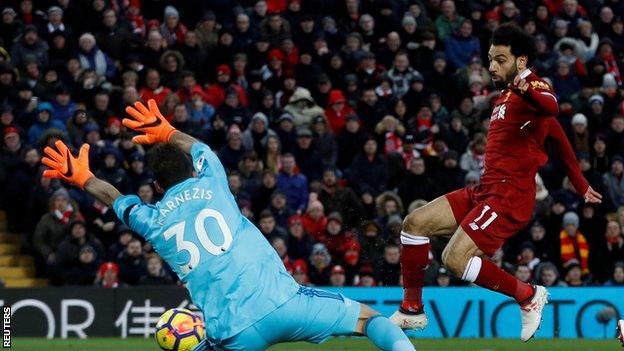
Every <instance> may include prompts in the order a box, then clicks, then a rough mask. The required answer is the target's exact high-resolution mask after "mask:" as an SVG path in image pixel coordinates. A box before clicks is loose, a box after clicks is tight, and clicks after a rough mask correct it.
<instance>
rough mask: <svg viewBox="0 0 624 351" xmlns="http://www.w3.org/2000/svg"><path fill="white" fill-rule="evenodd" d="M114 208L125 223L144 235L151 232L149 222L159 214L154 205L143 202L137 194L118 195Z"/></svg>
mask: <svg viewBox="0 0 624 351" xmlns="http://www.w3.org/2000/svg"><path fill="white" fill-rule="evenodd" d="M113 210H114V211H115V213H116V214H117V217H119V219H120V220H121V221H122V222H123V223H124V224H126V225H127V226H129V227H130V228H131V229H132V230H133V231H135V232H137V233H139V234H140V235H141V236H143V237H146V235H147V234H149V232H150V230H149V224H150V223H153V222H154V221H153V218H154V216H155V215H156V214H157V210H156V208H155V207H154V206H152V205H148V204H144V203H141V199H139V197H138V196H136V195H124V196H120V197H118V198H117V199H115V201H113Z"/></svg>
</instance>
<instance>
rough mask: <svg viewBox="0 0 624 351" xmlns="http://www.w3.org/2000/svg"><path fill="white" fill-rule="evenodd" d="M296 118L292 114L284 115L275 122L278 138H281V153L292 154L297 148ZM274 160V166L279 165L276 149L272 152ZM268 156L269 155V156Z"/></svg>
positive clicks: (285, 113)
mask: <svg viewBox="0 0 624 351" xmlns="http://www.w3.org/2000/svg"><path fill="white" fill-rule="evenodd" d="M294 120H295V118H294V117H293V115H292V114H291V113H290V112H284V113H282V114H281V115H280V116H279V117H278V118H277V119H276V121H275V123H276V124H277V130H276V133H277V136H278V138H279V142H278V144H279V148H280V150H279V151H281V153H286V152H292V150H293V149H294V148H295V143H296V139H297V130H296V128H295V123H294ZM271 154H272V158H273V161H272V163H273V165H274V166H275V165H277V164H278V163H279V161H278V160H277V159H276V158H277V157H279V155H278V152H277V149H276V148H274V149H273V150H272V152H271ZM267 155H268V154H267Z"/></svg>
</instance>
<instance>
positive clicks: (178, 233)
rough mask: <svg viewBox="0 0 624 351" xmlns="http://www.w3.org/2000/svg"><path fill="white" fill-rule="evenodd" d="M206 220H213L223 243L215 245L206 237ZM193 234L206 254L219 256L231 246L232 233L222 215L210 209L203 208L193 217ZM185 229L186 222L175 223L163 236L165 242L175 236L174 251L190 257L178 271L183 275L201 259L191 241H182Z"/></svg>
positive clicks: (197, 249)
mask: <svg viewBox="0 0 624 351" xmlns="http://www.w3.org/2000/svg"><path fill="white" fill-rule="evenodd" d="M208 218H213V219H214V220H215V221H216V222H217V225H218V226H219V229H220V231H221V234H223V243H222V244H221V245H215V243H214V242H213V241H212V240H210V238H209V237H208V233H207V232H206V227H205V226H204V222H205V221H206V219H208ZM194 225H195V233H196V234H197V240H199V243H200V244H201V246H202V248H203V249H204V250H206V251H207V252H208V253H210V254H212V255H214V256H219V255H221V254H223V253H224V252H226V251H227V249H229V248H230V246H231V245H232V231H231V230H230V227H229V226H228V224H227V222H226V221H225V218H224V217H223V215H222V214H221V213H219V212H217V211H215V210H213V209H211V208H205V209H203V210H201V212H199V213H198V214H197V216H196V217H195V224H194ZM185 228H186V221H184V222H180V223H177V224H175V225H173V226H171V227H170V228H169V229H167V230H166V231H165V232H164V233H163V235H164V237H165V240H169V239H171V238H172V237H174V236H175V242H176V249H177V251H178V252H180V251H183V250H184V251H186V252H188V253H189V255H190V257H191V258H190V260H189V262H188V263H186V264H184V265H181V266H180V269H181V270H182V272H183V273H184V274H187V273H188V272H190V271H191V270H192V269H193V268H195V267H197V265H198V264H199V258H200V257H201V255H200V252H199V248H198V247H197V245H195V243H194V242H192V241H186V240H184V229H185Z"/></svg>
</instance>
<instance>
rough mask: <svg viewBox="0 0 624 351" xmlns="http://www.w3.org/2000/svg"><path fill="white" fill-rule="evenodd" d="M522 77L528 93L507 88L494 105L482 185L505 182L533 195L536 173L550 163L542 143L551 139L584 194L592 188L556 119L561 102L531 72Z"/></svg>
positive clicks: (569, 173) (577, 186)
mask: <svg viewBox="0 0 624 351" xmlns="http://www.w3.org/2000/svg"><path fill="white" fill-rule="evenodd" d="M521 78H523V79H525V80H526V81H527V82H528V83H529V89H528V90H527V91H526V92H525V93H524V94H523V93H520V92H519V91H517V90H515V89H509V88H508V89H505V90H503V92H502V94H501V96H500V97H499V98H498V99H496V102H495V104H494V110H493V111H492V115H491V120H490V127H489V130H488V135H487V144H486V147H485V170H484V174H483V176H482V177H481V183H483V184H492V183H498V182H503V183H508V184H510V185H513V186H514V187H517V188H518V189H519V190H521V191H531V192H533V193H534V192H535V174H536V173H537V170H538V168H539V167H541V166H543V165H544V164H545V163H546V162H547V161H548V155H547V154H546V151H545V150H544V141H545V139H546V138H552V140H553V141H554V145H555V147H556V150H557V153H558V155H559V157H561V158H562V160H563V161H564V163H565V165H566V168H567V174H568V176H569V178H570V181H571V182H572V185H573V186H574V188H575V189H576V190H577V192H578V193H579V194H585V192H586V191H587V188H588V186H589V185H588V183H587V181H586V180H585V178H584V177H583V175H582V173H581V170H580V167H579V165H578V162H577V160H576V157H575V155H574V151H573V150H572V147H571V146H570V143H569V142H568V139H567V138H566V136H565V133H564V132H563V130H562V128H561V125H560V124H559V122H558V121H557V119H556V116H557V114H558V113H559V107H558V102H557V98H556V97H555V96H554V94H553V92H552V89H551V88H550V86H549V85H548V83H546V82H545V81H544V80H543V79H541V78H540V77H538V76H537V75H535V74H533V73H532V72H531V71H530V70H526V71H524V72H523V73H522V74H521Z"/></svg>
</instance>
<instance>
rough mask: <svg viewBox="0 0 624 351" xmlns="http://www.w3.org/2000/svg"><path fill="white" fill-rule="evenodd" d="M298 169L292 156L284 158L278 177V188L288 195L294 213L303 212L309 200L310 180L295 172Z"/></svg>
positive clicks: (286, 155)
mask: <svg viewBox="0 0 624 351" xmlns="http://www.w3.org/2000/svg"><path fill="white" fill-rule="evenodd" d="M296 167H297V164H296V163H295V158H294V157H293V155H292V154H284V155H283V156H282V170H281V171H280V173H279V175H278V176H277V187H278V189H280V190H281V191H283V192H284V193H285V194H286V199H287V200H288V206H290V208H291V209H292V210H293V211H300V212H303V210H304V209H305V207H306V202H307V199H308V184H307V183H308V180H307V178H306V176H305V175H303V174H299V173H296V172H295V170H296Z"/></svg>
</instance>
